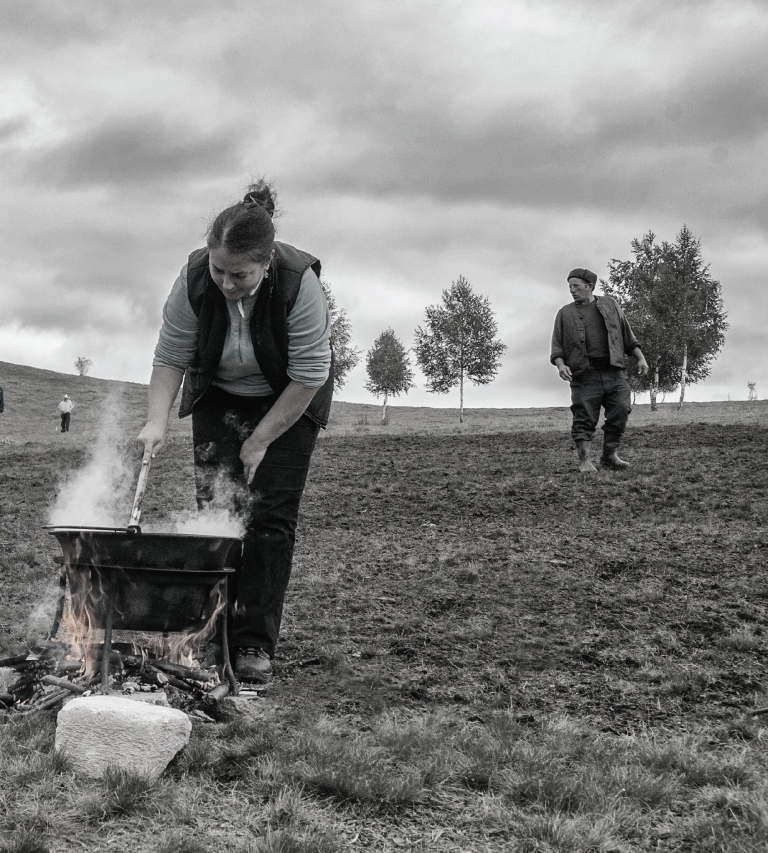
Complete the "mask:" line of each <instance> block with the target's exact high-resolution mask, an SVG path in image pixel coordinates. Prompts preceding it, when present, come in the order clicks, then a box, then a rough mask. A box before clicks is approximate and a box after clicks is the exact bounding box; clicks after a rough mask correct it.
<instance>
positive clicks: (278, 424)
mask: <svg viewBox="0 0 768 853" xmlns="http://www.w3.org/2000/svg"><path fill="white" fill-rule="evenodd" d="M318 390H319V389H318V388H305V387H304V386H303V385H299V383H298V382H294V381H291V383H290V384H289V385H288V386H287V387H286V389H285V391H283V393H282V394H281V395H280V396H279V397H278V398H277V400H276V402H275V405H274V406H272V408H271V409H270V410H269V411H268V412H267V414H266V415H264V417H263V418H262V420H261V421H260V422H259V425H258V426H257V427H256V429H255V430H254V431H253V432H252V433H251V435H250V436H249V437H248V438H247V439H246V440H245V441H244V442H243V446H242V447H241V448H240V461H241V462H242V463H243V467H244V468H245V478H246V480H248V482H249V483H250V482H251V481H252V480H253V477H254V474H255V473H256V469H257V468H258V467H259V464H260V463H261V460H262V459H263V458H264V454H265V453H266V452H267V448H268V447H269V445H270V444H272V442H273V441H274V440H275V439H276V438H279V437H280V436H281V435H282V434H283V433H284V432H285V431H286V430H287V429H289V428H290V427H292V426H293V425H294V424H295V423H296V421H297V420H298V419H299V418H300V417H301V416H302V415H303V414H304V412H305V411H306V410H307V406H308V405H309V404H310V403H311V402H312V398H313V397H314V396H315V394H317V392H318Z"/></svg>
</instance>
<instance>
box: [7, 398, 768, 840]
mask: <svg viewBox="0 0 768 853" xmlns="http://www.w3.org/2000/svg"><path fill="white" fill-rule="evenodd" d="M129 391H130V393H131V394H133V393H138V391H135V392H134V391H133V390H131V389H129ZM70 393H72V394H73V396H74V394H75V392H73V391H70ZM123 393H128V392H123ZM6 394H7V391H6ZM94 399H103V394H102V395H101V396H99V394H95V397H94ZM131 399H132V400H133V398H131ZM134 402H135V405H136V406H138V405H140V402H138V401H134ZM94 405H95V403H94ZM4 417H7V415H6V416H4ZM137 417H138V416H136V415H134V414H131V416H130V417H127V418H126V423H124V424H123V428H124V430H123V439H122V440H124V446H125V448H126V453H127V452H128V448H129V446H130V436H131V435H133V434H135V433H132V432H131V430H132V428H133V427H135V425H136V422H137ZM376 417H377V409H376V407H355V406H345V405H343V404H342V405H337V407H336V409H335V411H334V421H333V422H332V425H331V429H330V430H329V432H328V434H327V435H324V436H323V437H322V439H321V440H320V442H319V445H318V449H317V451H316V453H315V457H314V461H313V467H312V470H311V474H310V481H309V484H308V487H307V491H306V493H305V499H304V504H303V510H302V515H301V521H300V531H299V539H298V546H297V551H296V558H295V564H294V576H293V579H292V583H291V587H290V590H289V596H288V600H287V603H286V611H285V621H284V628H283V635H282V640H281V643H280V646H279V648H278V655H277V659H276V661H275V668H276V673H277V675H276V679H275V682H274V684H273V685H272V686H271V687H269V688H268V690H267V691H266V692H265V698H264V699H263V700H262V701H263V702H265V703H267V704H269V705H270V706H274V707H280V708H292V709H295V710H296V711H297V712H309V713H310V714H315V715H317V714H329V715H331V716H333V717H338V718H340V719H343V720H344V721H345V724H348V725H349V726H350V727H352V728H355V729H361V730H364V729H365V727H366V725H368V724H369V722H370V721H371V720H372V719H373V718H375V717H376V715H380V714H381V713H382V712H386V711H393V712H397V713H405V714H408V715H412V716H417V715H420V714H421V715H423V714H431V713H433V712H438V711H440V712H443V711H444V712H446V713H449V714H451V715H452V716H453V717H454V718H456V719H457V720H459V721H462V722H463V723H467V724H471V723H475V724H479V725H482V723H483V722H484V721H486V720H488V719H490V718H491V717H492V716H493V715H494V714H497V713H498V712H500V711H502V710H507V711H509V710H511V711H512V712H513V714H514V717H515V719H516V720H517V721H518V723H520V724H522V725H530V726H535V725H536V724H537V722H538V721H540V720H542V719H544V718H551V716H552V715H553V714H563V715H567V716H569V717H572V718H577V719H579V720H582V721H585V722H586V723H587V724H588V725H589V726H590V728H591V729H592V730H594V731H596V732H603V733H608V734H612V735H627V734H632V733H637V732H639V731H649V730H651V731H656V732H660V733H664V734H665V736H668V735H670V734H673V733H675V732H685V731H689V730H691V729H692V728H696V727H702V726H703V727H706V729H707V730H708V731H709V732H710V734H711V738H712V740H713V742H716V743H727V742H728V741H729V740H730V739H733V738H737V739H740V740H744V742H750V741H754V740H755V739H758V740H759V739H760V738H761V737H762V734H761V732H762V730H761V729H760V725H761V719H765V718H760V717H756V718H755V717H751V716H750V715H749V712H751V711H753V710H755V709H758V708H761V707H764V706H766V705H768V696H767V695H766V691H767V690H768V678H766V662H767V661H768V633H767V631H768V582H767V581H766V562H767V561H768V540H767V539H766V536H765V527H766V521H768V501H767V500H766V498H767V497H768V457H767V456H766V452H765V451H766V447H768V404H766V403H765V402H758V403H739V404H736V403H734V404H697V405H695V406H689V407H688V408H687V409H684V410H683V412H682V413H677V412H675V411H674V410H673V408H672V407H665V408H663V410H662V411H661V412H659V413H656V414H654V413H651V412H649V411H648V410H647V407H646V408H644V407H639V408H638V409H637V410H636V412H635V413H634V414H633V418H632V420H631V423H630V431H629V433H628V435H627V438H626V441H625V444H624V448H623V449H624V450H625V453H623V455H624V456H625V458H626V459H627V460H628V461H630V462H631V463H632V467H631V468H630V469H629V470H628V471H626V472H612V471H605V470H601V471H600V472H599V473H598V474H596V475H586V476H585V475H580V474H579V473H578V472H577V470H576V466H575V463H574V458H573V454H572V450H571V447H570V440H569V436H568V432H567V427H568V412H567V410H564V409H558V410H541V411H538V412H537V411H535V410H528V411H525V412H520V411H517V412H516V411H514V410H512V411H509V412H495V413H494V412H490V413H488V412H486V413H483V412H472V411H471V410H470V411H469V412H468V413H467V423H466V424H465V426H464V427H463V428H460V427H459V425H458V423H457V421H456V420H454V419H455V413H452V412H450V411H449V412H442V413H438V414H435V412H434V411H433V412H432V413H430V415H429V416H427V415H426V414H424V410H415V411H414V412H413V413H409V412H408V410H407V409H405V408H402V407H400V408H395V409H393V410H392V411H391V413H390V423H389V425H388V426H380V425H378V423H377V421H376ZM430 417H431V418H433V419H438V418H440V419H441V420H439V423H433V424H432V426H431V427H430V423H429V418H430ZM366 421H367V422H366ZM51 422H52V421H51ZM81 423H83V420H81ZM93 423H94V425H93V429H95V428H96V426H95V419H94V422H93ZM4 424H7V421H5V422H4ZM90 428H91V427H89V429H90ZM72 429H73V432H72V433H71V437H72V439H73V440H72V441H71V442H70V443H69V444H64V443H63V442H62V441H60V440H59V437H58V436H55V435H54V433H53V431H51V435H50V436H48V437H46V439H45V440H40V439H37V438H32V439H30V440H29V442H23V441H22V440H21V435H22V433H21V431H20V432H19V433H18V434H13V435H12V436H11V437H9V438H7V439H6V441H5V442H4V443H3V444H2V445H1V446H0V513H1V515H0V542H2V545H3V551H4V556H3V558H2V562H1V563H0V567H1V570H2V600H1V601H0V651H2V652H6V653H11V652H16V651H18V650H20V649H22V648H24V644H25V642H26V641H28V640H29V639H30V638H31V637H32V636H34V633H35V630H37V629H38V628H39V627H40V624H37V625H30V622H29V619H28V617H29V615H30V613H31V612H32V611H33V610H34V609H35V605H36V604H37V603H38V602H39V601H40V600H41V599H42V598H44V597H45V594H46V590H49V589H51V588H52V585H53V582H54V579H55V576H56V567H55V566H54V564H53V561H52V558H53V556H54V555H55V554H56V553H58V545H57V544H56V542H55V540H53V539H52V538H51V537H50V536H48V535H47V534H46V533H45V532H44V531H42V529H41V528H42V525H43V524H45V523H46V521H47V517H46V516H47V511H48V507H49V506H50V504H51V501H52V499H53V496H54V495H55V493H56V489H57V484H58V483H59V481H60V476H61V474H62V472H66V471H67V470H73V469H76V468H77V467H78V466H82V465H83V464H84V463H85V461H86V460H87V458H88V453H89V447H90V444H91V439H90V438H88V437H86V431H85V428H83V429H84V432H83V434H82V435H81V436H78V433H77V429H78V420H77V419H76V418H74V419H73V426H72ZM174 429H175V432H174V436H173V439H172V441H171V442H170V445H169V447H168V452H167V453H166V454H165V456H164V457H163V458H162V459H160V460H158V463H157V465H156V466H155V468H153V472H152V476H151V485H150V489H149V491H148V493H147V497H146V499H145V508H144V517H145V519H150V518H151V519H153V521H154V522H156V523H157V524H159V525H162V520H163V519H164V518H166V517H168V516H169V515H170V514H171V513H172V512H173V511H174V510H181V509H184V508H185V507H190V506H191V500H192V496H191V471H190V468H189V459H190V449H191V442H190V438H189V435H188V433H187V432H185V430H186V427H185V426H184V425H180V426H178V427H175V428H174ZM10 431H11V430H10V428H9V432H10ZM88 435H92V434H91V433H88ZM597 444H598V447H599V442H597ZM43 621H44V620H43ZM755 742H756V741H755ZM307 849H309V848H307ZM379 849H384V848H379ZM424 849H426V848H424ZM434 849H438V848H434ZM445 849H449V848H445ZM450 849H453V848H450ZM456 849H459V848H458V847H457V848H456ZM467 849H470V848H469V847H468V848H467ZM471 849H478V850H479V849H496V848H491V847H488V848H481V847H476V848H474V847H473V848H471ZM498 849H502V848H498ZM531 849H533V848H531ZM537 849H538V848H537ZM541 849H546V848H541ZM622 849H640V848H631V847H628V848H622ZM643 849H646V848H643ZM648 849H650V848H648ZM653 849H673V848H671V847H670V848H663V847H654V848H653ZM674 849H693V848H685V847H679V848H674ZM711 849H721V848H715V847H713V848H711ZM739 849H752V848H748V847H744V848H739ZM754 849H755V850H757V849H759V847H758V846H755V847H754Z"/></svg>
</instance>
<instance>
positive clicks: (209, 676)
mask: <svg viewBox="0 0 768 853" xmlns="http://www.w3.org/2000/svg"><path fill="white" fill-rule="evenodd" d="M152 666H154V667H157V669H161V670H162V671H163V672H165V673H167V674H168V675H175V676H176V677H177V678H185V679H187V680H188V681H200V682H203V683H205V682H208V681H215V680H216V679H217V678H218V676H217V675H216V673H215V672H206V671H205V670H203V669H190V667H188V666H182V665H181V664H180V663H170V662H169V661H165V660H153V661H152Z"/></svg>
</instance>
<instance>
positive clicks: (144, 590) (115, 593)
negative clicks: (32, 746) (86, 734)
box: [0, 526, 240, 713]
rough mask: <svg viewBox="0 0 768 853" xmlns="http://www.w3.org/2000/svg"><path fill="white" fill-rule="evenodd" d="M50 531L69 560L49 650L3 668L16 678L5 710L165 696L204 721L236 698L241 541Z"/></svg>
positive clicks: (125, 531)
mask: <svg viewBox="0 0 768 853" xmlns="http://www.w3.org/2000/svg"><path fill="white" fill-rule="evenodd" d="M49 532H50V533H51V534H52V535H54V536H56V538H57V539H58V541H59V543H60V545H61V547H62V551H63V557H61V558H57V559H58V561H59V562H61V575H60V578H61V579H60V598H59V605H58V608H57V611H56V615H55V618H54V622H53V625H52V626H51V630H50V632H49V636H48V637H47V638H46V639H45V640H44V641H41V642H40V643H39V644H38V645H37V646H36V647H35V648H33V649H32V650H31V651H30V653H29V654H26V655H17V656H15V657H11V658H6V659H5V660H0V667H5V668H8V669H10V670H12V671H13V672H14V673H15V674H16V675H15V678H14V679H13V680H12V683H10V684H7V686H6V689H5V690H2V689H0V704H1V705H2V706H4V707H6V708H9V709H13V710H14V711H20V712H32V711H36V710H54V709H57V708H58V707H59V706H60V705H61V704H62V703H63V702H64V701H65V700H66V699H67V698H70V697H71V696H73V695H89V694H90V693H102V694H110V693H111V694H131V693H145V692H147V693H149V692H156V691H158V690H162V691H163V692H165V694H166V695H167V696H168V700H169V702H170V704H173V705H174V706H175V707H178V708H181V709H182V710H186V711H191V712H193V713H194V712H195V711H197V712H199V713H204V709H205V708H206V707H210V706H211V705H215V703H216V702H218V701H219V700H220V699H221V698H223V697H224V696H226V695H227V694H229V693H237V692H238V685H237V682H236V681H235V678H234V674H233V672H232V668H231V666H230V662H229V655H228V643H227V620H226V612H227V603H228V578H229V575H230V574H231V573H233V572H234V567H233V566H232V565H228V564H230V563H234V564H235V565H236V561H237V555H238V554H239V546H240V540H239V539H236V538H231V537H222V536H211V535H190V534H153V533H142V532H141V529H140V528H138V526H135V527H133V528H86V529H77V528H65V527H51V528H49ZM6 680H7V679H6Z"/></svg>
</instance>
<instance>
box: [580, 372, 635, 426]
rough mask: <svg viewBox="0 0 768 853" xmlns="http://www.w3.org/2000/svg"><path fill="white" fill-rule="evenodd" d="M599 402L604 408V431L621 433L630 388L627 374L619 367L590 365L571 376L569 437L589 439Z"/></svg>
mask: <svg viewBox="0 0 768 853" xmlns="http://www.w3.org/2000/svg"><path fill="white" fill-rule="evenodd" d="M601 406H602V407H603V408H604V409H605V423H604V424H603V431H604V432H606V433H614V434H615V435H617V436H621V435H622V434H623V433H624V430H625V429H626V428H627V421H628V420H629V413H630V412H631V411H632V390H631V388H630V387H629V383H628V382H627V374H626V372H625V371H624V370H622V369H621V368H618V367H608V368H606V369H604V370H596V369H593V368H590V369H588V370H585V371H583V373H578V374H577V375H576V376H574V377H573V380H572V381H571V412H572V413H573V424H572V426H571V437H572V438H573V440H574V441H580V440H584V441H592V436H593V435H594V434H595V428H596V427H597V422H598V420H599V419H600V407H601Z"/></svg>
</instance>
